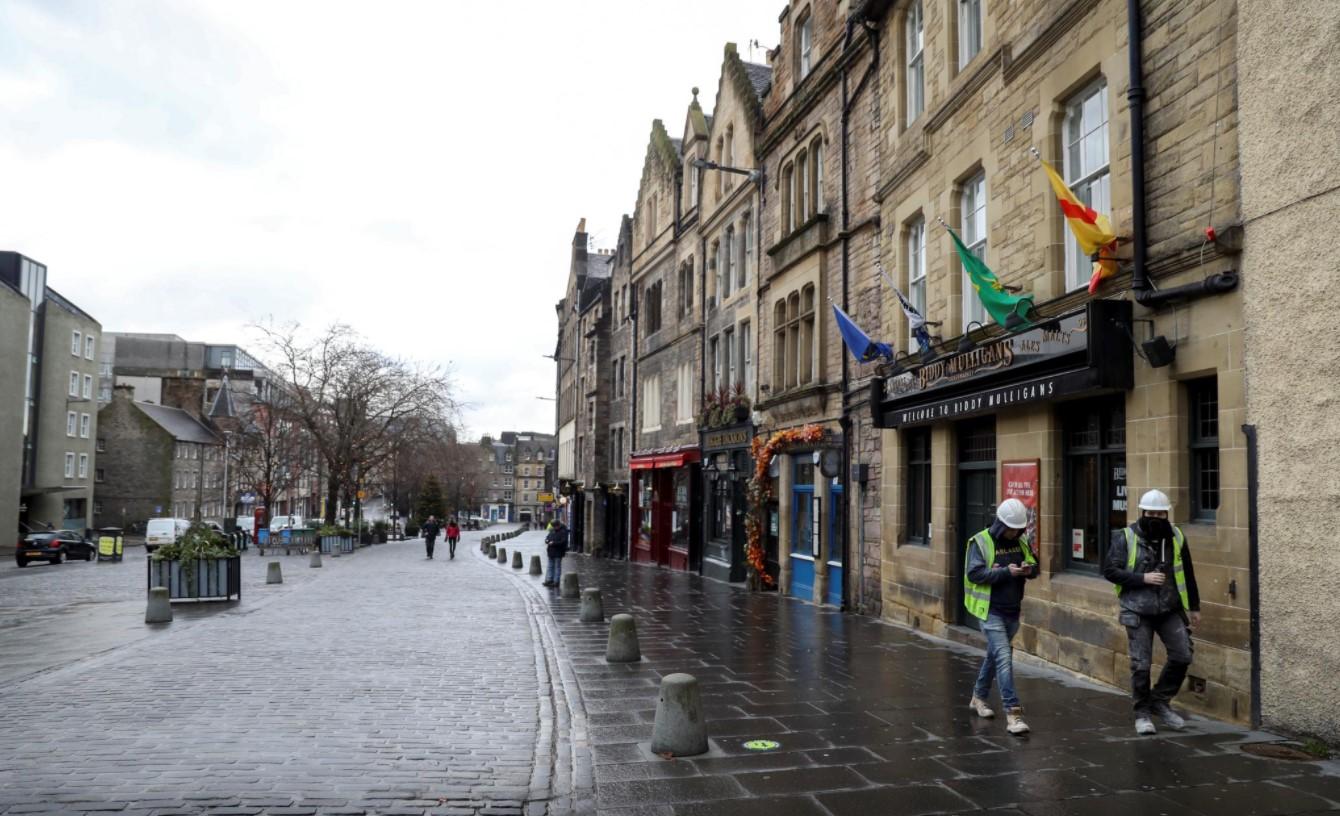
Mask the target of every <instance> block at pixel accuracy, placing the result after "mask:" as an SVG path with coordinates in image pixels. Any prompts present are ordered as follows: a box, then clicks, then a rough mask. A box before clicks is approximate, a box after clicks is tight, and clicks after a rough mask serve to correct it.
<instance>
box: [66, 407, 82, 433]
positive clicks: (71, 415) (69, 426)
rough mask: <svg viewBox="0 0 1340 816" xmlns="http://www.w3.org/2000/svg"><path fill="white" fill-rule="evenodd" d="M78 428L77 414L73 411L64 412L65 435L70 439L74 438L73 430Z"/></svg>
mask: <svg viewBox="0 0 1340 816" xmlns="http://www.w3.org/2000/svg"><path fill="white" fill-rule="evenodd" d="M78 426H79V414H77V413H75V412H74V411H66V412H65V435H66V436H67V437H69V438H71V439H73V438H74V435H75V428H77V427H78Z"/></svg>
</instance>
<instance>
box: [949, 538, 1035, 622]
mask: <svg viewBox="0 0 1340 816" xmlns="http://www.w3.org/2000/svg"><path fill="white" fill-rule="evenodd" d="M968 546H969V547H980V548H981V550H982V556H983V557H984V558H985V559H986V566H987V568H990V567H991V566H992V565H993V564H994V563H995V561H996V542H995V541H993V540H992V539H991V531H990V530H983V531H982V532H980V533H978V534H977V535H975V536H973V537H972V538H970V539H969V540H968ZM1019 549H1021V550H1023V551H1024V563H1025V564H1033V565H1034V566H1036V565H1037V563H1038V559H1036V558H1034V557H1033V548H1032V547H1029V546H1028V536H1026V535H1023V534H1020V536H1019ZM971 552H972V551H971V550H966V551H965V552H964V554H963V605H964V606H966V607H967V608H968V614H969V615H972V616H973V617H974V618H977V619H979V620H986V616H987V613H988V612H990V611H991V585H990V584H974V583H973V582H972V581H970V580H968V556H969V555H970V554H971Z"/></svg>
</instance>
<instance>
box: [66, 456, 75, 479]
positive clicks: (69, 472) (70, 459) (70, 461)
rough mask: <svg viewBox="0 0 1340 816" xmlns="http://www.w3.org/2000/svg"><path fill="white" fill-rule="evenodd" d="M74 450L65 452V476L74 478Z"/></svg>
mask: <svg viewBox="0 0 1340 816" xmlns="http://www.w3.org/2000/svg"><path fill="white" fill-rule="evenodd" d="M74 461H75V460H74V451H66V452H65V478H67V479H73V478H74Z"/></svg>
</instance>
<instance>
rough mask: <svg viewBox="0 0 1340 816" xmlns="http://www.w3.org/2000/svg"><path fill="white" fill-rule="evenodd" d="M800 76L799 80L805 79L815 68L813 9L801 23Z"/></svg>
mask: <svg viewBox="0 0 1340 816" xmlns="http://www.w3.org/2000/svg"><path fill="white" fill-rule="evenodd" d="M798 40H799V43H800V53H799V56H800V76H799V77H798V78H797V80H801V79H804V78H805V77H807V76H809V75H810V71H811V70H813V68H814V62H813V60H814V12H813V10H812V9H811V10H810V11H809V12H807V13H806V14H805V19H803V20H801V21H800V36H799V38H798Z"/></svg>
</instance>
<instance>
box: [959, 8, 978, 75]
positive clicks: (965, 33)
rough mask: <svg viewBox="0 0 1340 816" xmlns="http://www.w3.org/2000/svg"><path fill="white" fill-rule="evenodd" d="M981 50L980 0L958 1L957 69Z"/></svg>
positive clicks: (962, 66)
mask: <svg viewBox="0 0 1340 816" xmlns="http://www.w3.org/2000/svg"><path fill="white" fill-rule="evenodd" d="M981 50H982V0H958V67H959V70H960V71H962V70H963V69H964V67H966V66H967V64H968V63H970V62H972V58H973V57H975V56H977V52H978V51H981Z"/></svg>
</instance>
